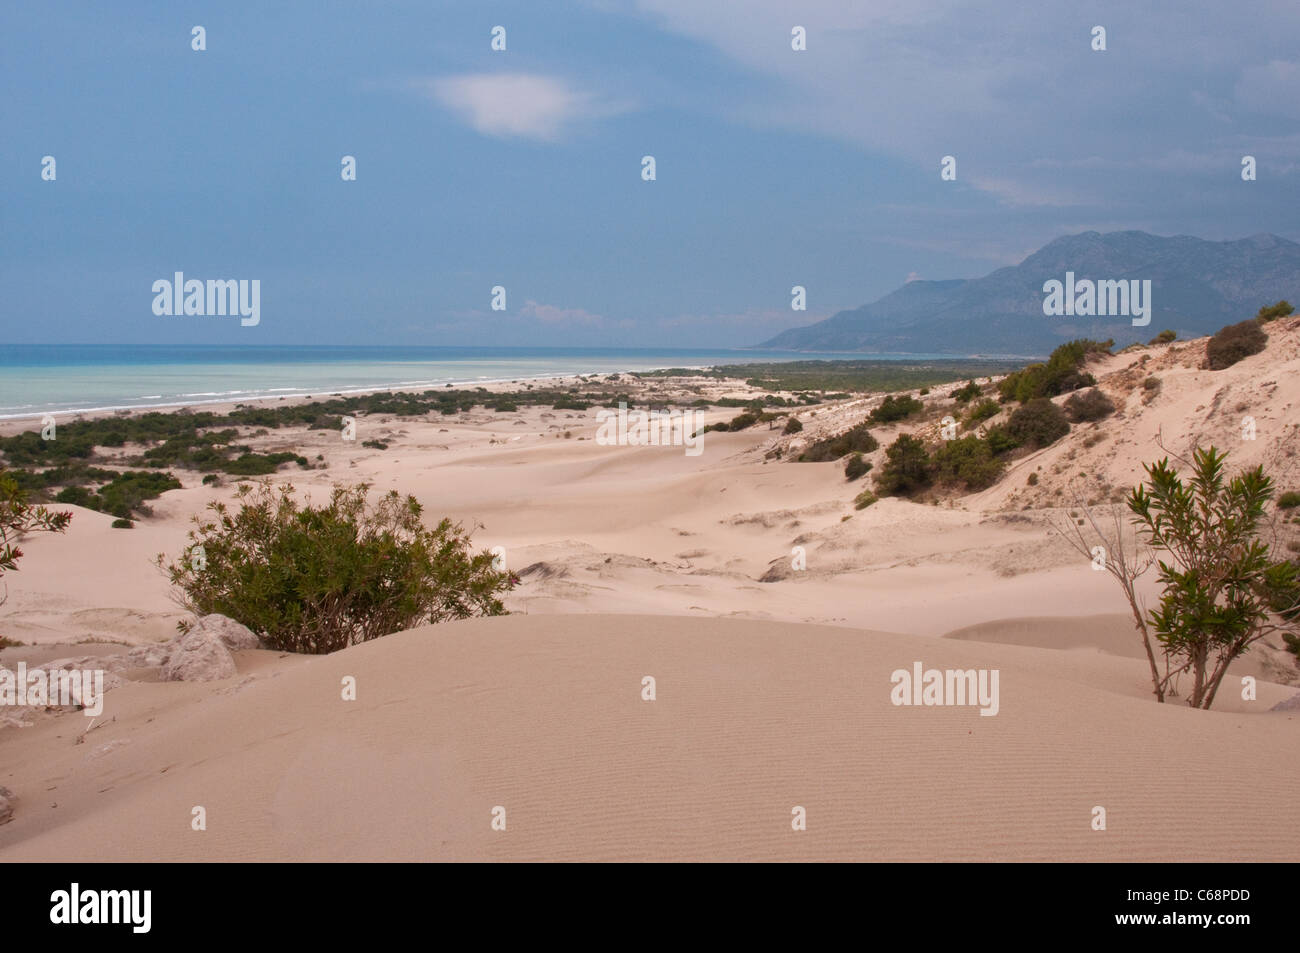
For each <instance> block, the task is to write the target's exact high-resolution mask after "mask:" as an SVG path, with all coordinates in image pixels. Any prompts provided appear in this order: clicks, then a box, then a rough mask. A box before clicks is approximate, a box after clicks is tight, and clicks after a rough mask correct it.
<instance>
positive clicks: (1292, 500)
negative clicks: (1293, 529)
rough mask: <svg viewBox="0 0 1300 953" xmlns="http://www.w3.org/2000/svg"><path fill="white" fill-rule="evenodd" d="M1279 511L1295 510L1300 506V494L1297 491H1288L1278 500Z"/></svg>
mask: <svg viewBox="0 0 1300 953" xmlns="http://www.w3.org/2000/svg"><path fill="white" fill-rule="evenodd" d="M1277 506H1278V509H1281V510H1293V509H1295V508H1296V507H1297V506H1300V493H1297V492H1296V491H1295V490H1288V491H1287V492H1285V493H1283V494H1282V495H1281V496H1279V497H1278V498H1277Z"/></svg>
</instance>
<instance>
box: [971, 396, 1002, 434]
mask: <svg viewBox="0 0 1300 953" xmlns="http://www.w3.org/2000/svg"><path fill="white" fill-rule="evenodd" d="M1001 410H1002V408H1001V407H1000V406H999V405H998V402H997V401H996V400H990V399H989V398H987V397H986V398H984V399H983V400H981V401H980V402H979V403H978V404H976V405H975V406H974V407H972V408H971V409H970V412H969V413H967V414H966V425H967V426H969V427H973V426H975V425H976V424H978V423H983V422H984V421H986V420H988V419H989V418H990V417H996V416H997V415H998V412H999V411H1001Z"/></svg>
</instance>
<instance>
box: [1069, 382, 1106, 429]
mask: <svg viewBox="0 0 1300 953" xmlns="http://www.w3.org/2000/svg"><path fill="white" fill-rule="evenodd" d="M1114 412H1115V405H1114V404H1113V403H1111V400H1110V398H1109V397H1107V396H1106V395H1105V394H1103V393H1102V392H1101V391H1100V390H1098V389H1097V388H1095V387H1093V388H1090V389H1089V390H1085V391H1075V392H1074V393H1073V394H1071V395H1070V396H1069V397H1067V398H1066V399H1065V416H1066V417H1068V418H1069V419H1070V420H1071V421H1073V422H1074V423H1083V422H1090V421H1094V420H1101V419H1102V418H1104V417H1108V416H1110V415H1111V414H1113V413H1114Z"/></svg>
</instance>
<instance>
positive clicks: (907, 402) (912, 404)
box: [867, 394, 925, 424]
mask: <svg viewBox="0 0 1300 953" xmlns="http://www.w3.org/2000/svg"><path fill="white" fill-rule="evenodd" d="M924 407H925V404H923V403H921V401H919V400H917V399H916V398H915V397H913V396H912V395H911V394H900V395H897V396H896V395H894V394H890V395H888V396H887V397H886V398H885V399H884V400H883V401H882V402H881V404H880V406H879V407H877V408H876V409H875V410H873V411H872V412H871V414H870V416H868V417H867V419H868V420H869V421H871V422H872V423H875V424H890V423H893V422H894V421H897V420H903V419H904V418H906V417H910V416H911V415H912V414H915V413H917V412H919V411H921V410H922V409H924Z"/></svg>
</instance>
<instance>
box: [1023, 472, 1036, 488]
mask: <svg viewBox="0 0 1300 953" xmlns="http://www.w3.org/2000/svg"><path fill="white" fill-rule="evenodd" d="M1025 483H1026V484H1027V485H1029V486H1038V471H1037V470H1033V471H1030V474H1029V479H1027V480H1025Z"/></svg>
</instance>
